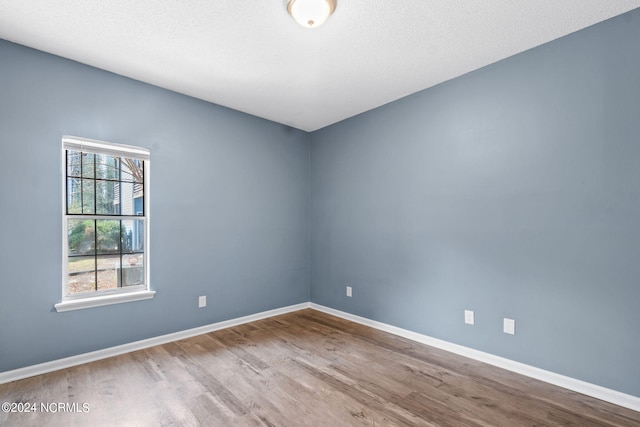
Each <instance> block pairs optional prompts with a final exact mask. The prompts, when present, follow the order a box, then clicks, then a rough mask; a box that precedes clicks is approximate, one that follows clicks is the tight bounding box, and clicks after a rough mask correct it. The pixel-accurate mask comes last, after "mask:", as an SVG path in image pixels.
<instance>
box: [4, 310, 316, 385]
mask: <svg viewBox="0 0 640 427" xmlns="http://www.w3.org/2000/svg"><path fill="white" fill-rule="evenodd" d="M305 308H309V303H308V302H305V303H301V304H295V305H290V306H288V307H282V308H276V309H274V310H268V311H263V312H261V313H256V314H251V315H248V316H244V317H238V318H236V319H230V320H225V321H223V322H217V323H212V324H209V325H204V326H199V327H197V328H193V329H187V330H184V331H179V332H174V333H172V334H166V335H160V336H158V337H154V338H149V339H145V340H141V341H135V342H132V343H128V344H123V345H118V346H115V347H110V348H105V349H103V350H97V351H92V352H90V353H84V354H79V355H77V356H71V357H65V358H63V359H58V360H52V361H51V362H45V363H39V364H37V365H32V366H26V367H24V368H19V369H14V370H11V371H5V372H0V384H4V383H8V382H11V381H16V380H21V379H23V378H28V377H33V376H35V375H41V374H46V373H48V372H53V371H57V370H59V369H65V368H70V367H72V366H77V365H82V364H84V363H88V362H94V361H96V360H101V359H106V358H108V357H113V356H118V355H121V354H124V353H130V352H132V351H136V350H142V349H145V348H149V347H153V346H155V345H160V344H166V343H169V342H173V341H178V340H182V339H185V338H191V337H195V336H196V335H202V334H206V333H208V332H213V331H217V330H220V329H226V328H230V327H232V326H237V325H242V324H243V323H249V322H254V321H256V320H262V319H266V318H268V317H273V316H278V315H280V314H285V313H291V312H293V311H298V310H302V309H305Z"/></svg>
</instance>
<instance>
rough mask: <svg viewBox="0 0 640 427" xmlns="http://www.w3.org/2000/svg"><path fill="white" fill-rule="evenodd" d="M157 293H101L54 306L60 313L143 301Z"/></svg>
mask: <svg viewBox="0 0 640 427" xmlns="http://www.w3.org/2000/svg"><path fill="white" fill-rule="evenodd" d="M155 294H156V291H139V292H127V293H122V294H113V295H101V296H99V297H90V298H79V299H72V300H67V301H62V302H59V303H58V304H56V305H55V306H54V307H55V308H56V311H57V312H58V313H61V312H63V311H71V310H82V309H83V308H91V307H100V306H103V305H111V304H120V303H123V302H131V301H142V300H145V299H151V298H153V296H154V295H155Z"/></svg>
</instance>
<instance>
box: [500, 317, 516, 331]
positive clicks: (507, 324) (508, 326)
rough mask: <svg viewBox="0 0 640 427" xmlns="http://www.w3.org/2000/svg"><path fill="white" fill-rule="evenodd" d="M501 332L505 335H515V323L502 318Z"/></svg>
mask: <svg viewBox="0 0 640 427" xmlns="http://www.w3.org/2000/svg"><path fill="white" fill-rule="evenodd" d="M503 331H504V333H505V334H510V335H515V334H516V321H515V320H513V319H507V318H506V317H505V318H504V323H503Z"/></svg>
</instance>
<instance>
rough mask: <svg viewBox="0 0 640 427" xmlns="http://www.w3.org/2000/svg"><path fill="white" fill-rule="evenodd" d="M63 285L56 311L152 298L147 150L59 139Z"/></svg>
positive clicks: (77, 139) (91, 141) (74, 138)
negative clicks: (61, 185)
mask: <svg viewBox="0 0 640 427" xmlns="http://www.w3.org/2000/svg"><path fill="white" fill-rule="evenodd" d="M62 158H63V160H62V163H63V215H62V217H63V220H62V235H63V251H62V252H63V258H64V259H63V287H62V288H63V289H62V302H61V303H59V304H56V310H57V311H67V310H75V309H80V308H88V307H94V306H100V305H107V304H114V303H119V302H127V301H134V300H140V299H148V298H152V297H153V295H154V292H153V291H150V290H149V245H148V242H149V167H150V165H149V163H150V162H149V151H148V150H146V149H144V148H139V147H132V146H127V145H119V144H110V143H106V142H101V141H94V140H90V139H82V138H77V137H70V136H65V137H63V138H62Z"/></svg>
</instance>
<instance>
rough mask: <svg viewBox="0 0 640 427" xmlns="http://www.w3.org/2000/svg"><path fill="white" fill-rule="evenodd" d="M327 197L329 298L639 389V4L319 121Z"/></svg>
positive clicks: (317, 165) (324, 264)
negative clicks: (323, 124)
mask: <svg viewBox="0 0 640 427" xmlns="http://www.w3.org/2000/svg"><path fill="white" fill-rule="evenodd" d="M311 195H312V198H311V227H312V234H311V236H312V237H311V260H312V263H311V300H312V301H313V302H315V303H319V304H323V305H326V306H329V307H333V308H336V309H340V310H344V311H347V312H349V313H353V314H356V315H360V316H364V317H367V318H370V319H375V320H378V321H381V322H386V323H389V324H392V325H396V326H399V327H402V328H406V329H409V330H413V331H416V332H419V333H423V334H426V335H429V336H433V337H436V338H440V339H444V340H447V341H450V342H453V343H458V344H461V345H464V346H468V347H472V348H475V349H478V350H481V351H486V352H489V353H493V354H496V355H500V356H503V357H506V358H509V359H512V360H516V361H520V362H523V363H527V364H530V365H533V366H537V367H540V368H543V369H547V370H550V371H553V372H557V373H560V374H564V375H568V376H571V377H574V378H578V379H582V380H585V381H588V382H591V383H595V384H599V385H601V386H604V387H609V388H612V389H616V390H619V391H622V392H625V393H629V394H632V395H636V396H640V363H638V362H639V361H640V339H639V338H638V337H639V335H638V334H639V331H638V327H639V325H640V309H639V302H640V9H637V10H635V11H633V12H631V13H628V14H626V15H623V16H620V17H617V18H614V19H612V20H609V21H606V22H604V23H601V24H599V25H596V26H594V27H591V28H588V29H586V30H584V31H581V32H578V33H575V34H573V35H570V36H568V37H564V38H562V39H560V40H557V41H554V42H552V43H550V44H547V45H544V46H541V47H538V48H535V49H533V50H530V51H527V52H525V53H523V54H520V55H516V56H514V57H511V58H509V59H507V60H504V61H501V62H499V63H496V64H493V65H491V66H488V67H485V68H483V69H480V70H478V71H475V72H472V73H470V74H467V75H465V76H463V77H461V78H457V79H454V80H451V81H449V82H446V83H444V84H441V85H439V86H437V87H434V88H431V89H428V90H426V91H423V92H420V93H417V94H414V95H412V96H409V97H407V98H404V99H401V100H399V101H396V102H394V103H391V104H388V105H386V106H383V107H381V108H378V109H376V110H373V111H370V112H367V113H365V114H362V115H360V116H357V117H354V118H351V119H349V120H346V121H343V122H341V123H338V124H336V125H333V126H330V127H328V128H325V129H323V130H320V131H317V132H315V133H313V134H312V136H311ZM346 285H350V286H352V287H353V297H352V298H347V297H346V296H345V286H346ZM465 309H470V310H475V314H476V325H475V326H467V325H465V324H464V322H463V319H464V317H463V311H464V310H465ZM503 317H509V318H513V319H515V320H516V335H515V336H510V335H506V334H504V333H502V318H503Z"/></svg>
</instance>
